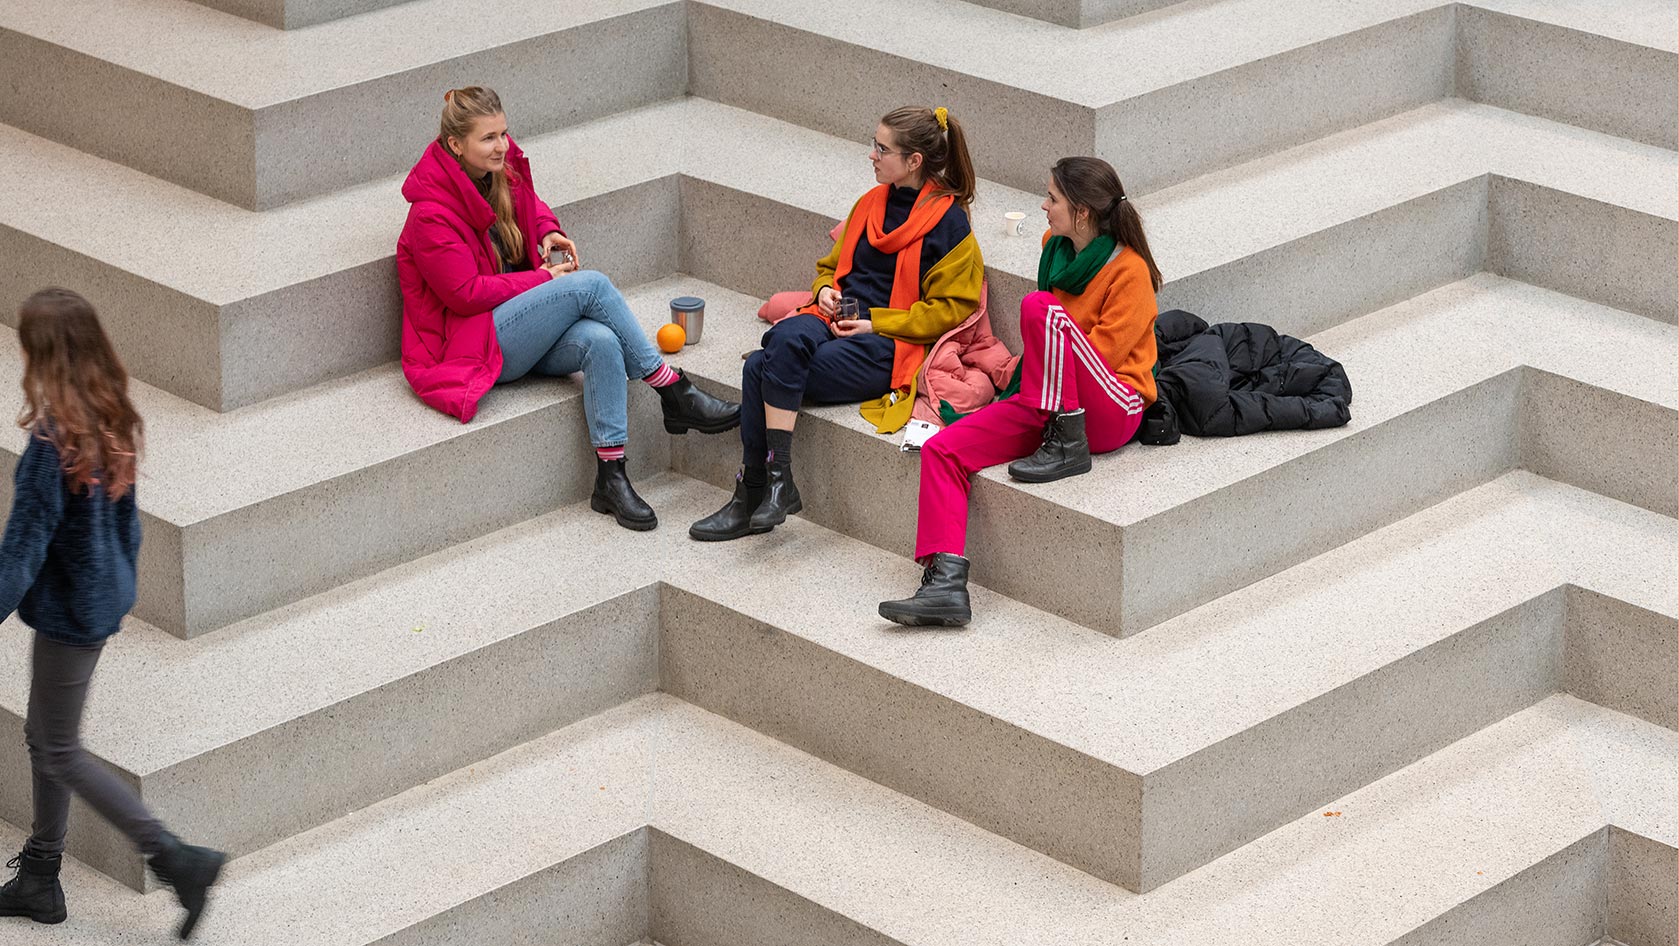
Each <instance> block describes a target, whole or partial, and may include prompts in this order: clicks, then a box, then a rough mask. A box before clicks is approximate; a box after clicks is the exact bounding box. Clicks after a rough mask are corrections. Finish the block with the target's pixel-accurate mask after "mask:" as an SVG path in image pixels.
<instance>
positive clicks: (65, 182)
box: [0, 99, 1680, 410]
mask: <svg viewBox="0 0 1680 946" xmlns="http://www.w3.org/2000/svg"><path fill="white" fill-rule="evenodd" d="M859 134H860V135H861V134H862V132H859ZM649 140H659V141H662V142H665V143H667V145H666V146H662V147H659V148H646V147H642V146H641V145H640V144H639V142H644V141H649ZM741 140H752V141H755V142H758V143H759V145H758V146H757V147H755V149H754V150H753V153H752V154H751V155H747V156H740V155H737V154H736V153H735V151H736V149H735V147H734V145H733V142H736V141H741ZM523 142H524V145H525V147H526V148H527V152H528V154H529V155H530V157H531V160H532V164H533V169H534V174H535V177H536V179H537V182H538V188H539V192H540V193H541V194H542V195H543V196H544V198H545V199H547V200H550V201H552V202H554V204H555V205H556V206H557V207H558V208H559V212H560V216H561V218H562V221H563V222H564V224H565V225H566V226H567V228H568V229H569V230H570V231H571V232H572V233H573V235H574V236H575V237H576V238H577V239H578V241H579V244H580V246H581V247H583V249H584V250H585V253H586V257H585V259H586V263H587V265H590V266H592V267H595V268H600V269H602V270H603V271H605V272H607V273H608V274H609V275H610V276H612V277H613V278H614V279H615V280H616V281H617V282H618V283H619V284H620V285H634V284H637V283H641V282H645V281H648V280H651V279H656V278H660V277H663V276H665V275H667V274H669V273H671V272H673V271H681V272H688V273H692V274H694V275H698V276H701V277H702V278H705V279H707V280H708V281H710V282H715V283H719V284H722V285H726V286H728V287H730V288H732V289H735V290H737V291H741V292H744V293H748V294H752V295H758V296H761V297H762V296H765V295H768V294H769V293H771V292H775V291H777V290H780V289H783V288H793V287H802V286H807V285H809V283H810V278H811V272H812V267H813V261H814V260H815V259H816V258H817V257H818V256H820V255H821V254H822V253H823V252H825V250H826V243H827V241H826V237H825V234H826V232H827V229H828V227H829V226H831V225H832V222H833V221H834V220H836V219H838V218H840V217H843V216H844V215H845V214H846V213H847V211H848V210H849V209H850V207H851V204H852V202H853V201H854V200H855V199H856V197H857V194H858V193H859V192H860V191H861V190H863V189H865V188H867V187H868V186H870V184H871V183H872V182H871V179H870V178H869V176H868V173H867V171H868V169H867V166H866V164H865V162H864V160H863V158H862V156H861V155H862V153H863V149H862V148H860V147H859V146H858V145H856V144H854V143H852V142H851V141H849V140H843V139H839V138H835V137H832V136H829V135H825V134H821V133H817V132H810V131H806V130H803V129H800V128H796V127H794V126H790V125H787V124H786V123H783V122H778V121H775V120H773V119H767V118H762V117H759V116H755V115H752V114H751V113H748V112H744V111H741V110H739V109H734V108H730V107H728V106H723V105H718V104H716V103H713V102H708V101H706V100H703V99H685V100H681V101H677V102H671V103H666V104H663V105H658V106H651V107H649V108H645V109H640V110H636V111H633V112H629V113H625V114H622V115H618V116H614V117H613V118H610V119H604V120H602V121H598V122H592V123H588V124H586V125H581V126H578V127H576V128H572V129H569V130H567V131H565V132H561V133H557V134H553V135H546V136H541V137H537V138H532V139H523ZM7 167H9V168H13V169H15V171H16V178H17V184H16V186H14V187H13V188H11V189H8V191H7V192H6V194H5V195H3V196H0V221H5V225H4V226H0V249H4V250H5V251H6V252H7V253H8V254H9V255H10V256H11V257H12V258H13V259H14V260H15V261H16V263H17V265H16V266H15V267H13V268H10V269H8V270H6V271H5V272H4V273H0V290H4V291H6V292H9V293H11V294H13V295H18V296H22V295H25V294H27V293H28V292H30V291H33V289H35V288H37V286H36V283H37V282H38V281H39V279H40V278H41V276H39V275H38V274H39V273H43V272H55V273H59V274H61V276H62V279H61V281H64V282H73V283H75V284H76V285H78V286H82V287H83V288H84V290H85V291H86V294H87V295H88V296H89V298H90V299H92V300H93V301H94V303H95V304H96V305H97V306H98V307H99V308H100V310H101V313H102V316H103V318H104V320H105V322H106V324H107V325H108V326H109V327H110V330H111V333H112V335H113V338H114V339H115V340H116V342H117V344H118V346H119V347H120V349H121V350H122V351H123V353H124V357H125V360H126V361H127V362H128V364H129V367H130V369H131V370H132V371H133V372H134V374H135V375H136V376H137V377H139V378H141V379H142V380H145V381H147V382H148V383H150V384H153V385H154V386H157V387H160V388H163V389H164V390H167V391H170V392H171V393H174V394H177V395H180V396H181V397H184V398H187V399H189V400H192V401H194V402H196V403H199V404H202V405H204V406H207V407H210V408H213V409H218V410H228V409H233V408H237V407H241V406H244V405H247V404H250V403H252V402H254V401H258V400H261V399H264V398H268V397H272V396H275V395H279V394H284V393H287V392H290V391H295V390H299V389H301V388H304V387H307V386H309V385H311V384H315V383H319V382H321V381H325V380H329V379H332V378H335V377H340V376H343V375H345V374H349V373H353V372H355V371H359V370H365V369H367V368H371V367H374V366H376V365H378V364H381V363H384V362H388V361H390V360H393V359H395V358H396V356H397V352H398V329H399V326H400V323H401V300H400V298H399V297H398V295H397V291H396V277H395V273H394V271H393V270H394V262H393V256H392V254H393V252H394V246H395V240H396V237H395V235H396V234H397V233H399V232H400V230H401V228H402V221H403V219H404V215H405V213H406V210H407V205H406V203H405V202H404V201H403V200H402V198H401V196H400V194H399V188H400V186H401V180H400V178H396V177H393V178H390V179H388V180H385V181H382V182H379V183H376V184H370V185H367V186H364V187H360V188H352V189H349V190H346V191H342V192H339V193H337V194H334V195H332V196H330V197H326V198H321V199H319V200H315V201H310V202H307V203H304V204H298V205H293V206H291V207H287V208H283V209H280V210H275V211H269V212H266V213H252V212H249V211H244V210H240V209H238V208H235V207H232V206H229V205H227V204H223V203H221V202H218V201H214V200H210V199H208V198H205V197H202V196H200V195H196V194H193V193H191V192H189V191H186V190H184V189H182V188H179V187H176V186H174V185H170V184H167V183H164V182H162V181H158V180H156V179H154V178H149V177H147V176H146V175H143V174H140V173H138V172H135V171H132V170H129V169H126V168H122V167H119V166H116V165H113V164H111V163H109V162H105V161H102V160H100V159H97V158H92V157H88V156H86V155H81V154H79V153H77V152H74V151H71V150H70V149H68V148H64V147H62V146H59V145H54V144H52V143H50V142H47V141H44V140H42V139H40V138H37V137H34V136H31V135H28V134H25V133H23V132H20V131H18V130H16V129H4V128H0V168H7ZM795 169H798V170H797V173H796V172H795ZM1122 169H1123V171H1124V163H1122ZM1372 169H1376V170H1375V171H1373V170H1372ZM1677 173H1680V172H1677V165H1676V158H1675V154H1674V152H1672V151H1665V150H1662V149H1658V148H1652V147H1648V146H1642V145H1636V144H1631V143H1629V142H1626V141H1622V140H1618V139H1614V138H1610V137H1608V136H1605V135H1601V134H1597V133H1594V132H1586V131H1582V130H1580V129H1576V128H1571V127H1569V126H1565V125H1560V124H1557V123H1555V122H1550V121H1546V120H1543V119H1534V118H1529V117H1527V116H1522V115H1518V114H1515V113H1512V112H1507V111H1503V110H1501V109H1496V108H1491V107H1488V106H1480V105H1475V104H1472V103H1465V102H1444V103H1436V104H1433V105H1429V106H1425V107H1423V108H1421V109H1418V110H1415V111H1413V112H1410V113H1408V114H1406V115H1403V116H1399V117H1397V118H1394V119H1390V120H1386V121H1383V122H1377V123H1374V124H1372V125H1370V126H1366V127H1364V128H1360V129H1356V130H1353V131H1350V132H1347V133H1343V134H1340V135H1335V136H1332V137H1330V138H1327V139H1324V140H1322V141H1318V142H1314V143H1312V144H1309V145H1305V146H1302V147H1300V148H1297V149H1294V150H1291V151H1289V152H1287V153H1284V154H1280V155H1277V156H1273V157H1271V158H1267V159H1265V160H1262V161H1257V162H1251V163H1250V164H1247V165H1244V166H1242V167H1239V168H1234V169H1231V170H1229V171H1226V172H1222V173H1220V174H1215V175H1211V176H1208V177H1205V178H1202V179H1199V180H1197V181H1194V182H1190V183H1187V184H1185V185H1181V186H1179V187H1175V188H1171V189H1168V190H1166V191H1162V192H1160V193H1157V194H1145V195H1142V196H1140V197H1139V198H1138V202H1139V206H1140V207H1141V208H1142V210H1143V213H1144V215H1145V219H1146V221H1147V225H1148V228H1149V234H1150V240H1151V245H1152V248H1153V250H1154V252H1155V255H1156V258H1157V261H1158V262H1159V263H1160V265H1161V267H1162V270H1163V274H1164V275H1165V277H1166V279H1167V284H1166V285H1165V286H1164V287H1163V290H1162V293H1161V300H1162V303H1163V305H1165V306H1168V307H1171V306H1181V307H1185V308H1190V309H1192V310H1194V311H1199V312H1202V313H1204V314H1207V315H1209V316H1210V317H1211V318H1212V319H1213V320H1214V321H1220V320H1225V319H1235V318H1240V319H1245V320H1260V321H1267V322H1270V323H1273V324H1277V325H1279V327H1280V328H1282V329H1283V330H1285V331H1289V332H1292V333H1293V334H1297V335H1302V334H1311V332H1313V331H1316V330H1318V329H1321V328H1327V327H1329V326H1330V325H1333V324H1335V323H1336V322H1339V321H1342V320H1345V319H1346V318H1349V317H1351V316H1354V315H1360V314H1364V313H1365V312H1369V311H1372V310H1374V309H1376V308H1380V307H1381V306H1382V305H1386V304H1390V303H1393V302H1397V301H1400V300H1401V299H1404V298H1409V297H1410V296H1412V295H1415V294H1417V293H1418V292H1422V291H1424V290H1425V289H1430V288H1434V287H1435V286H1438V285H1441V284H1443V283H1446V282H1450V281H1453V280H1455V279H1460V278H1463V277H1465V276H1467V275H1469V274H1471V273H1472V272H1475V271H1478V270H1480V269H1484V268H1489V269H1492V270H1493V271H1496V272H1507V273H1509V274H1511V275H1513V276H1516V277H1518V278H1522V279H1524V280H1527V281H1534V282H1539V283H1541V284H1544V285H1548V286H1550V287H1552V288H1556V289H1560V290H1562V291H1565V292H1569V293H1572V294H1575V295H1581V296H1584V297H1587V298H1593V299H1596V300H1597V301H1602V302H1606V303H1608V304H1611V305H1616V306H1619V307H1622V308H1628V309H1631V310H1633V311H1640V312H1643V313H1645V314H1648V315H1651V316H1652V317H1654V318H1660V319H1663V320H1665V321H1673V320H1674V318H1675V316H1674V299H1675V298H1676V293H1677V290H1676V284H1675V281H1674V277H1673V275H1672V274H1671V273H1669V272H1668V269H1669V267H1667V266H1659V265H1658V264H1659V263H1660V261H1661V259H1664V258H1667V257H1672V256H1674V254H1675V252H1676V249H1675V247H1676V236H1675V234H1676V227H1675V223H1674V218H1675V209H1674V208H1675V206H1676V201H1677V197H1676V190H1675V188H1676V185H1675V181H1676V179H1677ZM1039 186H1042V184H1041V185H1039ZM1039 202H1040V198H1039V197H1038V196H1036V195H1034V194H1031V193H1027V192H1023V191H1018V190H1013V189H1011V188H1007V187H1003V186H1001V185H996V184H992V183H990V182H985V181H982V182H981V186H980V192H979V198H978V199H977V201H976V203H975V205H974V208H973V210H972V212H971V217H972V219H973V220H974V224H975V231H976V235H977V238H978V239H979V241H980V243H981V247H982V250H983V252H984V254H985V257H986V260H987V263H988V275H989V277H990V280H991V287H992V292H993V294H994V296H993V298H994V304H995V305H997V306H999V307H1001V308H1002V309H1004V310H1011V308H1012V306H1013V305H1014V302H1015V300H1018V299H1019V298H1020V296H1021V295H1024V294H1025V293H1026V292H1028V291H1031V289H1032V288H1033V285H1034V279H1035V277H1036V273H1037V255H1038V254H1037V242H1036V241H1034V240H1018V239H1010V238H1006V237H1004V236H1003V234H1002V227H1001V224H1000V222H1001V219H1002V215H1003V213H1004V212H1005V211H1007V210H1023V211H1029V212H1030V213H1031V216H1030V217H1029V220H1031V221H1042V217H1041V216H1039V215H1038V212H1037V210H1036V208H1037V206H1038V204H1039ZM47 206H53V207H59V208H61V210H60V212H59V213H54V214H42V213H41V212H40V208H41V207H47ZM106 214H108V215H111V216H114V217H121V218H123V219H126V220H129V221H132V224H133V226H134V227H135V229H136V231H137V232H139V233H142V234H155V235H156V236H155V237H154V236H145V237H142V238H141V239H138V240H135V241H121V242H118V243H116V244H113V243H112V242H111V241H109V240H107V239H104V238H103V237H102V236H101V235H100V234H98V233H96V232H93V231H90V230H88V229H87V228H86V227H85V226H83V225H82V224H81V221H82V220H84V219H86V218H87V217H89V216H100V215H106ZM1565 219H1566V220H1569V221H1571V225H1569V226H1564V225H1561V224H1554V223H1549V222H1547V221H1551V220H1565ZM1041 225H1042V223H1041V222H1040V223H1037V224H1032V226H1035V227H1036V226H1041ZM299 233H307V234H311V235H312V238H311V239H308V240H298V239H297V238H296V235H297V234H299ZM188 243H190V244H191V245H193V246H194V251H193V252H192V253H190V254H183V253H181V252H180V251H179V247H180V246H182V245H185V244H188ZM1420 247H1426V248H1428V249H1427V251H1426V252H1419V251H1418V248H1420ZM1665 253H1666V256H1665V255H1664V254H1665ZM0 318H4V319H8V320H9V319H13V318H15V316H14V315H13V314H12V313H11V312H9V311H8V312H3V313H0ZM997 321H998V323H999V324H998V330H999V331H1000V333H1002V336H1003V337H1004V338H1005V339H1006V340H1007V341H1010V342H1012V343H1013V342H1016V341H1018V338H1017V337H1016V332H1015V328H1014V326H1013V324H1012V321H1013V320H1010V319H999V320H997ZM184 356H185V357H184Z"/></svg>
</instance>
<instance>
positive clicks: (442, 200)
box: [397, 139, 564, 423]
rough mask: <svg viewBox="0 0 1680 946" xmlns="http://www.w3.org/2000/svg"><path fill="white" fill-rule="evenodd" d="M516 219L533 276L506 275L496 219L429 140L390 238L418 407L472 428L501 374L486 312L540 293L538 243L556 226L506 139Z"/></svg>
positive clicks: (406, 365) (407, 373) (407, 365)
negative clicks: (494, 232)
mask: <svg viewBox="0 0 1680 946" xmlns="http://www.w3.org/2000/svg"><path fill="white" fill-rule="evenodd" d="M507 176H508V183H509V185H511V187H512V191H513V209H514V220H515V222H516V223H518V225H519V229H520V232H521V233H523V234H524V236H525V251H526V255H527V256H528V257H529V259H530V263H531V265H532V269H530V270H528V271H521V272H512V273H503V272H501V271H500V269H501V266H500V263H499V261H498V260H497V258H496V253H495V249H494V245H493V244H492V243H491V241H490V227H491V225H492V224H494V223H495V221H496V212H495V211H494V210H492V209H491V208H490V204H489V203H488V202H487V201H485V199H484V198H483V197H480V196H479V194H478V188H476V187H475V186H474V185H473V181H472V179H471V178H470V177H468V176H467V174H466V172H465V171H463V170H461V166H460V165H459V164H458V163H457V162H456V161H455V158H454V157H452V156H451V155H450V154H449V153H448V152H446V151H444V149H443V146H442V145H440V144H438V143H437V142H436V141H433V142H432V143H431V144H430V145H428V146H427V147H426V151H425V153H424V154H422V155H421V156H420V160H419V162H417V163H416V164H415V165H414V168H413V170H411V171H409V172H408V179H407V180H405V181H404V182H403V186H402V193H403V197H404V198H405V199H406V200H407V201H408V203H409V208H408V219H407V221H406V222H404V224H403V231H402V235H401V236H400V237H398V239H397V281H398V283H399V285H400V286H401V289H402V296H403V330H402V366H403V376H404V377H406V378H407V379H408V383H409V385H410V386H411V387H413V388H414V392H415V393H416V394H418V395H419V396H420V399H421V400H423V401H425V402H426V403H427V404H430V405H431V406H432V407H435V408H437V409H438V410H440V411H443V412H444V413H446V414H451V415H453V416H455V417H458V418H460V419H461V421H462V422H463V423H464V422H466V421H469V420H472V418H473V415H474V414H476V413H477V411H478V401H479V399H480V398H481V397H483V396H484V393H485V392H486V391H488V390H490V388H491V386H492V385H494V384H495V383H496V378H497V377H498V376H499V375H500V374H501V371H502V352H501V348H500V347H499V346H497V344H496V325H495V320H494V318H493V317H492V315H491V310H493V309H495V308H496V306H499V305H501V304H502V303H504V302H506V301H508V300H509V299H512V298H513V297H514V296H517V295H519V294H520V293H522V292H525V291H527V290H530V289H533V288H535V287H537V286H540V285H542V284H543V283H545V282H547V281H548V279H549V275H548V273H547V272H546V271H545V270H543V269H541V268H538V267H539V265H540V263H541V255H540V252H539V244H540V242H541V240H542V238H543V237H545V236H547V235H548V234H550V233H553V232H556V231H559V232H564V231H561V230H560V224H559V221H557V220H556V219H555V217H554V213H553V212H552V211H551V210H549V208H548V205H547V204H545V203H543V202H542V201H541V200H539V199H538V198H537V194H536V191H535V190H533V189H532V185H531V166H530V163H529V162H528V161H527V160H526V158H525V153H524V152H523V151H521V150H520V149H519V146H518V145H516V144H514V143H513V141H512V140H511V139H510V140H509V142H508V153H507Z"/></svg>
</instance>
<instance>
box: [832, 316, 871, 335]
mask: <svg viewBox="0 0 1680 946" xmlns="http://www.w3.org/2000/svg"><path fill="white" fill-rule="evenodd" d="M874 332H875V323H874V322H871V321H869V320H868V319H846V320H843V321H838V322H835V323H834V334H835V336H836V337H838V338H850V337H852V336H853V335H872V334H874Z"/></svg>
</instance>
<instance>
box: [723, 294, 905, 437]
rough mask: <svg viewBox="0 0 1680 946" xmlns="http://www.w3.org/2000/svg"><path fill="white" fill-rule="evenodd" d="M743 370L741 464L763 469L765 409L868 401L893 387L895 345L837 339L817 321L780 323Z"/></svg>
mask: <svg viewBox="0 0 1680 946" xmlns="http://www.w3.org/2000/svg"><path fill="white" fill-rule="evenodd" d="M759 345H760V346H762V347H761V348H760V350H758V351H755V352H753V353H752V355H750V356H749V357H748V358H747V364H746V367H744V368H742V369H741V462H742V463H743V464H744V465H746V466H763V465H764V459H765V455H766V454H768V453H769V452H770V445H769V443H768V442H766V440H765V437H764V405H766V404H769V405H770V406H771V407H776V408H781V409H782V410H787V411H796V410H799V405H800V402H801V401H803V400H809V401H811V402H812V403H815V404H846V403H852V402H858V401H867V400H871V399H873V398H878V397H880V396H881V395H883V394H886V393H887V389H888V388H890V387H891V386H892V366H893V350H894V347H895V346H894V345H893V340H892V339H890V338H883V337H882V336H880V335H875V334H866V335H853V336H851V337H850V338H835V337H834V336H833V335H832V334H830V333H829V331H828V325H827V324H825V323H824V322H823V320H822V319H819V318H817V317H816V316H814V315H794V316H790V317H788V318H785V319H783V320H781V321H780V322H777V323H776V324H775V325H772V326H771V327H770V331H768V332H765V333H764V338H763V339H761V340H760V341H759Z"/></svg>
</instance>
